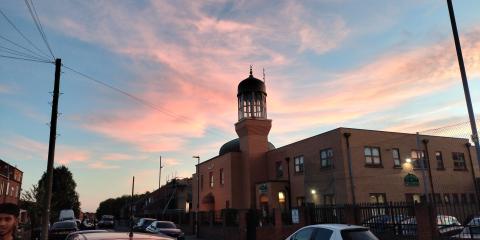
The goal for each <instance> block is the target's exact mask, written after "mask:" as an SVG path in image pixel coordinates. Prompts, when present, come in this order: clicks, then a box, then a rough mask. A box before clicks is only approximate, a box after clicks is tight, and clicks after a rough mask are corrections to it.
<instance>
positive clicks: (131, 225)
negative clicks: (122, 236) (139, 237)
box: [128, 176, 135, 239]
mask: <svg viewBox="0 0 480 240" xmlns="http://www.w3.org/2000/svg"><path fill="white" fill-rule="evenodd" d="M134 189H135V176H133V178H132V196H131V198H130V233H129V234H128V236H129V237H130V239H132V237H133V196H134V195H133V194H134Z"/></svg>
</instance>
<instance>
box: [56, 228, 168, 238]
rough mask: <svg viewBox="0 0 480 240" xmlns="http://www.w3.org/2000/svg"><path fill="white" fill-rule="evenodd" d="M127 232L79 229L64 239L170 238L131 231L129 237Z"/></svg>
mask: <svg viewBox="0 0 480 240" xmlns="http://www.w3.org/2000/svg"><path fill="white" fill-rule="evenodd" d="M129 235H130V233H128V232H108V231H105V230H103V231H101V232H98V230H95V231H79V232H74V233H72V234H70V235H68V236H67V237H66V238H64V239H65V240H99V239H101V240H172V238H170V237H165V236H161V235H157V234H145V233H133V236H132V237H131V238H130V236H129Z"/></svg>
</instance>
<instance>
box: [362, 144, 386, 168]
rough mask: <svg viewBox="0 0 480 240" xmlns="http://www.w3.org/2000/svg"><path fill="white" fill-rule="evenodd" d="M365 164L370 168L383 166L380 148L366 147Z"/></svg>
mask: <svg viewBox="0 0 480 240" xmlns="http://www.w3.org/2000/svg"><path fill="white" fill-rule="evenodd" d="M364 153H365V164H366V165H370V166H381V165H382V160H381V158H380V148H379V147H365V149H364Z"/></svg>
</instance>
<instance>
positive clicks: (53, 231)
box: [48, 220, 78, 240]
mask: <svg viewBox="0 0 480 240" xmlns="http://www.w3.org/2000/svg"><path fill="white" fill-rule="evenodd" d="M76 231H78V226H77V223H76V222H75V221H72V220H67V221H61V222H56V223H54V224H53V225H52V227H50V229H49V231H48V239H50V240H56V239H59V240H60V239H61V240H64V239H65V237H66V236H67V235H68V234H70V233H72V232H76Z"/></svg>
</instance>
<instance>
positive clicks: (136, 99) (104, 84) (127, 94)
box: [62, 65, 226, 137]
mask: <svg viewBox="0 0 480 240" xmlns="http://www.w3.org/2000/svg"><path fill="white" fill-rule="evenodd" d="M62 66H63V67H64V68H66V69H68V70H70V71H72V72H74V73H76V74H78V75H80V76H82V77H84V78H86V79H89V80H91V81H93V82H95V83H97V84H100V85H102V86H104V87H107V88H109V89H111V90H114V91H116V92H119V93H121V94H123V95H125V96H127V97H129V98H130V99H133V100H135V101H136V102H138V103H140V104H142V105H144V106H147V107H150V108H152V109H154V110H157V111H159V112H161V113H163V114H165V115H168V116H170V117H172V118H174V119H180V120H181V121H183V122H194V119H192V118H189V117H186V116H182V115H178V114H176V113H174V112H172V111H169V110H167V109H165V108H162V107H159V106H157V105H155V104H153V103H150V102H148V101H146V100H144V99H142V98H140V97H137V96H135V95H133V94H131V93H128V92H126V91H124V90H122V89H120V88H118V87H115V86H113V85H111V84H108V83H106V82H103V81H100V80H98V79H96V78H94V77H92V76H89V75H87V74H85V73H82V72H80V71H78V70H75V69H73V68H71V67H69V66H65V65H62ZM205 131H206V132H209V133H211V134H215V135H217V136H221V137H226V136H225V135H224V134H223V133H220V132H218V133H217V132H216V131H212V130H209V129H205Z"/></svg>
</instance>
